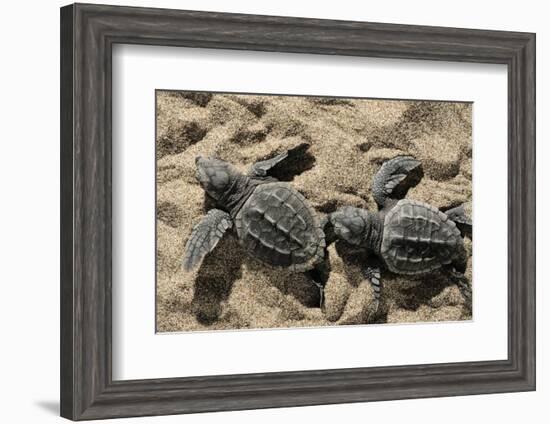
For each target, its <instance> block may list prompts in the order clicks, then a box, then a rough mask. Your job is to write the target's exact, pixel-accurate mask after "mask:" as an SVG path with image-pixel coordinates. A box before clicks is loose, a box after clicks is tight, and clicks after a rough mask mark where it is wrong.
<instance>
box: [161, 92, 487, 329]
mask: <svg viewBox="0 0 550 424" xmlns="http://www.w3.org/2000/svg"><path fill="white" fill-rule="evenodd" d="M155 102H156V105H155V110H156V137H155V140H154V142H155V151H156V331H157V332H158V333H171V332H187V331H220V330H245V329H270V328H295V327H326V326H344V325H370V324H400V323H428V322H441V321H448V322H456V321H469V320H472V313H473V310H472V309H473V308H472V299H473V296H475V290H473V289H472V288H473V287H475V283H476V282H475V281H472V225H473V223H472V208H473V207H475V205H473V204H472V108H473V107H474V104H473V103H472V102H465V101H432V100H422V99H421V100H418V99H414V100H412V99H378V98H352V97H326V96H317V95H307V96H305V95H293V94H292V93H276V94H272V93H269V94H264V93H221V92H209V91H181V90H170V89H157V90H156V92H155Z"/></svg>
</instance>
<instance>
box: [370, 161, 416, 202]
mask: <svg viewBox="0 0 550 424" xmlns="http://www.w3.org/2000/svg"><path fill="white" fill-rule="evenodd" d="M423 176H424V171H423V170H422V163H421V162H420V161H419V160H417V159H415V158H413V157H412V156H397V157H395V158H393V159H390V160H389V161H387V162H384V163H383V164H382V166H381V167H380V169H379V170H378V172H377V173H376V175H375V176H374V179H373V182H372V195H373V197H374V200H375V201H376V203H377V204H378V207H379V208H380V209H382V208H384V207H385V206H386V205H387V203H388V201H389V200H390V199H395V200H400V199H403V198H404V197H405V196H406V194H407V191H409V189H410V188H412V187H414V186H416V185H417V184H418V183H419V182H420V180H421V179H422V177H423Z"/></svg>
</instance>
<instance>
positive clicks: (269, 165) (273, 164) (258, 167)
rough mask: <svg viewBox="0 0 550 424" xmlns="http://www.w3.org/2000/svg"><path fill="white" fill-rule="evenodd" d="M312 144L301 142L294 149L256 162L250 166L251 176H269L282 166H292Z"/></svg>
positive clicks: (249, 173) (273, 174)
mask: <svg viewBox="0 0 550 424" xmlns="http://www.w3.org/2000/svg"><path fill="white" fill-rule="evenodd" d="M309 147H310V144H308V143H301V144H299V145H297V146H296V147H293V148H292V149H288V150H287V151H285V152H283V153H281V154H278V155H277V156H274V157H272V158H270V159H266V160H262V161H260V162H256V163H255V164H254V165H252V166H251V167H250V170H249V171H248V175H250V176H251V177H259V178H262V177H269V176H275V174H277V173H278V172H277V171H279V170H280V169H279V168H282V167H285V168H286V167H292V164H293V163H294V162H296V161H297V160H299V159H300V158H301V157H303V156H304V154H305V152H306V151H307V150H308V149H309Z"/></svg>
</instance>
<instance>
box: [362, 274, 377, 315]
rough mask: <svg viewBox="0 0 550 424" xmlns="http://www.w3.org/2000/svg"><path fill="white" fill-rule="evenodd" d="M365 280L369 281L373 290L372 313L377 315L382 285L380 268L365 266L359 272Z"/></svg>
mask: <svg viewBox="0 0 550 424" xmlns="http://www.w3.org/2000/svg"><path fill="white" fill-rule="evenodd" d="M361 271H362V272H363V275H364V276H365V278H366V279H367V280H369V282H370V284H371V286H372V289H373V290H374V303H373V313H374V314H377V313H378V310H379V308H380V294H381V292H382V283H381V281H380V268H379V267H373V266H365V267H363V269H362V270H361Z"/></svg>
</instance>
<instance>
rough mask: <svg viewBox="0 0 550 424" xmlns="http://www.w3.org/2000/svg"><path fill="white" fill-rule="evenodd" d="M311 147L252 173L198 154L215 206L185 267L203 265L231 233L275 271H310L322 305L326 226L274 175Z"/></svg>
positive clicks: (192, 241)
mask: <svg viewBox="0 0 550 424" xmlns="http://www.w3.org/2000/svg"><path fill="white" fill-rule="evenodd" d="M308 148H309V145H308V144H301V145H299V146H297V147H295V148H293V149H290V150H288V151H286V152H284V153H281V154H279V155H277V156H275V157H273V158H271V159H267V160H264V161H261V162H257V163H255V164H253V165H252V167H251V168H250V169H249V171H248V173H247V174H242V173H241V172H239V171H238V170H237V169H236V168H235V167H234V166H233V165H231V164H230V163H228V162H225V161H223V160H220V159H216V158H211V157H209V158H204V157H201V156H198V157H197V158H196V159H195V163H196V166H197V179H198V181H199V183H200V185H201V187H202V188H203V189H204V190H205V192H206V195H207V197H208V198H210V200H213V201H214V202H215V204H216V208H215V209H211V210H209V211H208V213H207V214H206V216H205V217H204V218H203V219H202V221H200V222H199V223H198V224H197V225H196V226H195V227H194V228H193V230H192V232H191V236H190V237H189V239H188V241H187V244H186V245H185V254H184V258H183V267H184V269H185V270H187V271H190V270H192V269H194V268H196V267H197V266H199V265H200V263H201V261H202V259H203V258H204V257H205V256H206V254H207V253H209V252H211V251H212V250H213V249H214V248H215V247H216V245H217V244H218V242H219V241H220V239H221V238H222V237H223V235H224V233H225V232H226V231H228V230H230V229H231V230H233V231H234V232H235V233H236V235H237V238H238V240H239V242H240V244H241V245H242V246H243V247H244V248H245V250H246V251H247V252H248V254H249V255H251V256H252V257H254V258H256V259H259V260H260V261H261V262H263V263H265V264H267V265H270V266H272V267H278V268H286V269H289V270H291V271H294V272H308V273H309V274H310V277H311V278H312V281H313V283H314V284H315V285H316V286H317V287H319V289H320V302H321V303H322V302H323V287H324V283H325V282H326V278H325V277H324V273H326V271H325V269H324V265H323V262H324V258H325V250H326V244H325V234H324V232H323V230H322V228H321V223H320V221H319V219H318V217H317V215H316V213H315V211H314V210H313V208H312V207H311V206H310V205H309V203H308V202H307V201H306V199H305V198H304V196H302V195H301V194H300V193H299V192H298V191H297V190H296V189H294V188H293V187H292V186H291V185H290V184H289V183H287V182H283V181H278V180H277V179H276V178H274V177H273V176H271V175H272V174H274V173H275V172H274V171H275V170H277V169H280V167H281V166H284V165H285V164H288V163H291V162H293V161H295V160H296V159H297V158H299V156H300V155H302V154H303V153H304V152H305V150H307V149H308Z"/></svg>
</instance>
